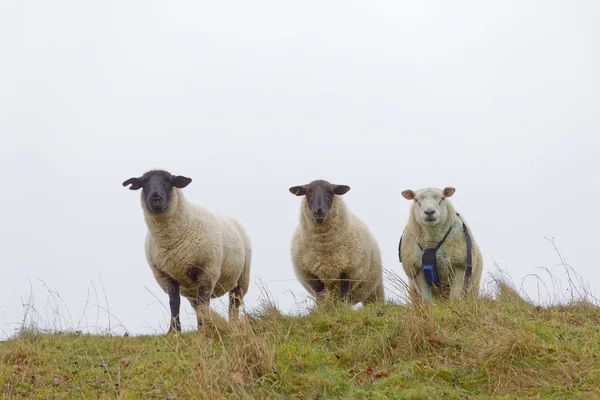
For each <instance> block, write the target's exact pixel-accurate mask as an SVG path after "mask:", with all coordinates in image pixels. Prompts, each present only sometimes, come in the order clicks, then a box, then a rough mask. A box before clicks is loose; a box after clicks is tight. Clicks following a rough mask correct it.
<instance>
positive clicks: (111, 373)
mask: <svg viewBox="0 0 600 400" xmlns="http://www.w3.org/2000/svg"><path fill="white" fill-rule="evenodd" d="M492 288H493V292H492V294H491V295H490V296H487V297H483V298H481V299H479V300H477V301H474V300H465V301H463V302H460V303H441V304H437V305H435V306H431V307H429V308H422V309H415V308H410V307H407V306H404V305H400V304H391V303H388V304H385V305H373V306H369V307H365V308H361V309H358V310H352V309H350V308H349V307H347V306H344V305H340V304H335V303H331V304H328V305H327V306H326V307H324V308H323V309H320V310H313V311H311V312H310V313H309V314H308V315H305V316H297V317H293V316H286V315H282V314H281V313H280V312H279V311H278V309H277V307H276V306H275V305H274V304H272V303H271V302H270V301H268V298H267V300H265V301H264V302H263V304H262V306H261V307H260V309H259V310H255V311H253V312H251V313H249V314H248V315H247V316H246V318H245V319H244V320H243V321H241V322H239V323H237V324H233V325H230V324H227V323H223V322H222V320H219V319H217V318H215V319H214V323H213V324H211V326H210V327H207V328H205V329H204V330H203V331H201V332H187V333H183V334H178V335H175V334H171V335H162V336H135V337H111V336H91V335H82V334H58V333H55V334H43V333H39V332H35V331H27V330H25V331H23V332H22V333H21V334H19V335H18V336H16V337H14V338H12V339H11V340H9V341H7V342H4V343H1V344H0V361H1V363H0V382H1V384H0V393H1V394H2V396H3V397H4V398H6V399H13V398H15V399H16V398H26V397H27V398H30V397H37V398H162V399H164V398H205V399H221V398H236V399H244V398H248V399H251V398H303V399H304V398H336V397H340V398H422V399H426V398H432V399H433V398H441V397H442V396H443V397H447V398H477V399H479V398H528V397H534V398H538V397H539V398H569V399H571V398H582V399H583V398H590V399H592V398H600V387H599V386H600V383H599V382H600V310H599V309H598V307H596V306H594V305H592V304H591V303H590V302H585V301H573V302H571V303H569V304H565V305H558V306H550V307H540V306H536V305H533V304H531V303H530V302H528V301H525V300H524V299H523V298H521V297H520V296H519V294H518V293H517V291H516V290H515V289H514V288H513V286H512V285H510V284H509V283H507V282H506V281H505V280H501V279H499V280H496V281H495V282H494V284H493V286H492Z"/></svg>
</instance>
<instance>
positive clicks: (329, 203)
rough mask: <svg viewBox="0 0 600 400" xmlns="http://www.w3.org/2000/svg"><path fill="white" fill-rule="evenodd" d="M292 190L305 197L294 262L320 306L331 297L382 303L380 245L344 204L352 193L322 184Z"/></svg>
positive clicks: (296, 234) (327, 183) (293, 246)
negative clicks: (344, 196)
mask: <svg viewBox="0 0 600 400" xmlns="http://www.w3.org/2000/svg"><path fill="white" fill-rule="evenodd" d="M289 190H290V192H291V193H293V194H295V195H296V196H305V197H304V199H303V201H302V206H301V212H300V223H299V225H298V228H297V229H296V232H295V234H294V236H293V239H292V262H293V265H294V270H295V272H296V275H297V276H298V278H299V280H300V283H301V284H302V285H303V286H304V287H305V288H306V289H307V290H308V291H309V293H311V294H312V295H313V296H314V297H315V298H316V300H317V304H319V303H320V300H321V299H322V298H323V297H324V296H325V295H327V294H333V295H334V296H333V297H335V298H340V299H342V300H344V301H348V302H350V303H351V304H356V303H358V302H363V304H366V303H368V302H374V301H383V300H384V291H383V280H382V276H381V273H382V271H381V254H380V251H379V247H378V246H377V242H376V241H375V239H374V238H373V236H372V235H371V233H370V232H369V230H368V229H367V227H366V226H365V225H364V224H363V223H362V222H361V221H360V220H359V219H358V218H357V217H356V216H354V214H352V213H351V212H350V211H349V210H348V208H347V207H346V205H345V204H344V201H343V199H342V198H341V196H342V195H343V194H345V193H346V192H348V191H349V190H350V187H349V186H345V185H333V184H331V183H329V182H327V181H323V180H318V181H313V182H311V183H310V184H308V185H303V186H294V187H291V188H290V189H289Z"/></svg>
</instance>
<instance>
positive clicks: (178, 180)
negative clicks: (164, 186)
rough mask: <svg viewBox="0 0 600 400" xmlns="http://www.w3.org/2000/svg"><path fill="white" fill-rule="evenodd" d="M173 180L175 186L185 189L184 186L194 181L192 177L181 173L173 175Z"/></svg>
mask: <svg viewBox="0 0 600 400" xmlns="http://www.w3.org/2000/svg"><path fill="white" fill-rule="evenodd" d="M171 181H172V182H173V186H175V187H176V188H178V189H183V188H184V187H186V186H187V185H189V184H190V183H192V179H191V178H187V177H185V176H181V175H173V176H172V177H171Z"/></svg>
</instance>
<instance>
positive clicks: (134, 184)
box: [123, 178, 144, 190]
mask: <svg viewBox="0 0 600 400" xmlns="http://www.w3.org/2000/svg"><path fill="white" fill-rule="evenodd" d="M127 185H131V186H130V187H129V190H138V189H141V188H142V187H143V186H144V179H143V178H130V179H127V180H126V181H125V182H123V186H127Z"/></svg>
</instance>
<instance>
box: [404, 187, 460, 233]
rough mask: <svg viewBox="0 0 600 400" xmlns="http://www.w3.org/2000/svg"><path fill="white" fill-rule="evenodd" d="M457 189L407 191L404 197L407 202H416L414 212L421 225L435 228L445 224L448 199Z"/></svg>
mask: <svg viewBox="0 0 600 400" xmlns="http://www.w3.org/2000/svg"><path fill="white" fill-rule="evenodd" d="M455 191H456V189H454V188H453V187H447V188H445V189H443V190H442V189H432V188H429V189H421V190H417V191H416V192H414V191H412V190H405V191H403V192H402V196H403V197H404V198H405V199H407V200H414V203H413V207H412V211H413V213H414V216H415V219H416V220H417V223H419V225H423V226H435V225H437V224H438V223H444V222H445V221H446V219H447V218H448V206H447V201H446V198H448V197H451V196H452V195H453V194H454V192H455Z"/></svg>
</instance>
